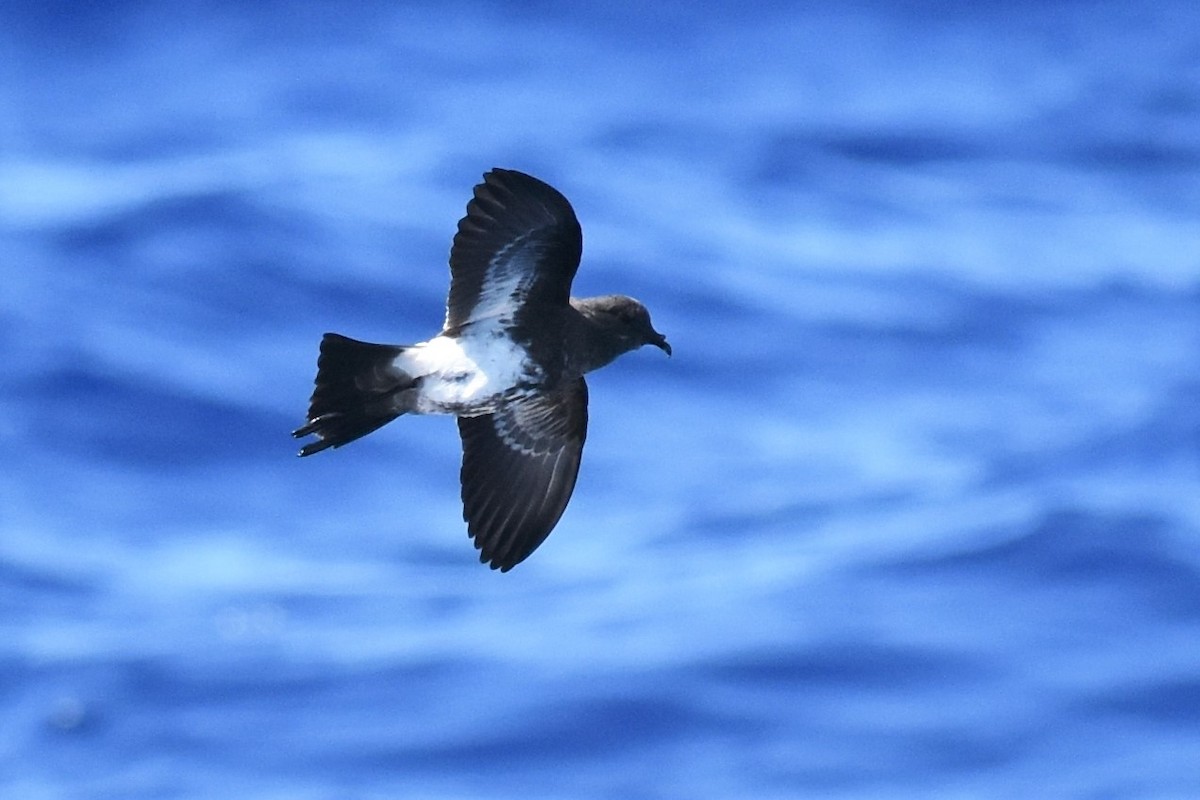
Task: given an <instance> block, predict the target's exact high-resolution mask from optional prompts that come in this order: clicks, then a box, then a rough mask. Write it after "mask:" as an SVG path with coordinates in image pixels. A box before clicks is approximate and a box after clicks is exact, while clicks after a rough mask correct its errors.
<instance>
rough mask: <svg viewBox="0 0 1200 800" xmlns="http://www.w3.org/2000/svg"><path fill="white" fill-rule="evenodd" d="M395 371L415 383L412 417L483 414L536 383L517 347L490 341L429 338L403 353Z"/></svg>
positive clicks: (509, 342)
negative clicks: (417, 382)
mask: <svg viewBox="0 0 1200 800" xmlns="http://www.w3.org/2000/svg"><path fill="white" fill-rule="evenodd" d="M396 366H397V367H399V368H400V369H402V370H404V371H405V372H407V373H408V374H409V375H412V376H413V377H414V378H418V379H419V384H418V388H417V393H416V397H415V398H414V405H415V408H414V409H413V410H414V411H416V412H417V413H418V414H447V413H448V414H466V413H488V412H490V411H492V410H493V409H494V408H495V406H496V404H497V403H498V402H499V401H500V400H501V398H503V397H504V396H505V395H506V394H509V393H511V391H512V390H513V389H514V388H515V387H517V386H519V385H522V384H528V383H530V382H531V381H534V380H536V379H537V378H539V377H540V376H538V375H537V374H536V372H532V371H531V370H530V369H529V363H528V358H527V356H526V353H525V351H524V350H523V349H522V348H521V347H520V346H518V345H517V344H516V343H515V342H513V341H512V340H511V339H509V338H507V337H501V336H490V335H487V336H470V335H464V336H460V337H457V338H454V339H450V338H447V337H445V336H435V337H434V338H433V339H430V340H429V341H428V342H423V343H421V344H418V345H414V346H412V347H410V348H407V349H406V350H405V351H404V352H403V353H401V354H400V355H399V356H397V357H396Z"/></svg>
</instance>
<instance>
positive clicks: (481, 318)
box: [294, 169, 671, 571]
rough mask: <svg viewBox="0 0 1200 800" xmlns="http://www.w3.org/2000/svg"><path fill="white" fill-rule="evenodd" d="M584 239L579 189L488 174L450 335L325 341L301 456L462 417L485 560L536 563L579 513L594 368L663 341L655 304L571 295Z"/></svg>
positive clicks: (469, 514)
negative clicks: (571, 505)
mask: <svg viewBox="0 0 1200 800" xmlns="http://www.w3.org/2000/svg"><path fill="white" fill-rule="evenodd" d="M581 251H582V234H581V232H580V229H579V223H578V221H577V220H576V218H575V213H574V211H573V210H572V209H571V206H570V204H569V203H568V202H567V200H566V198H565V197H563V196H562V195H561V194H559V193H558V192H557V191H556V190H555V189H553V188H551V187H550V186H549V185H547V184H545V183H542V182H541V181H539V180H537V179H536V178H532V177H530V176H528V175H525V174H523V173H520V172H515V171H511V170H501V169H496V170H492V171H491V172H488V173H487V174H486V175H484V182H483V183H482V184H480V185H478V186H476V187H475V197H474V199H472V200H471V202H470V203H468V205H467V215H466V216H465V217H464V218H463V219H462V220H461V221H460V222H459V226H458V233H457V235H456V236H455V237H454V245H453V248H452V249H451V253H450V271H451V284H450V294H449V297H448V299H447V304H446V321H445V325H444V326H443V329H442V331H441V332H440V333H439V334H438V335H437V336H435V337H433V338H432V339H430V340H428V341H426V342H421V343H419V344H415V345H406V346H400V345H381V344H370V343H367V342H359V341H356V340H354V339H350V338H348V337H345V336H341V335H339V334H335V333H329V334H326V335H325V337H324V339H322V341H321V356H320V358H319V359H318V361H317V378H316V389H315V390H314V391H313V396H312V400H311V402H310V405H309V412H308V420H307V424H305V425H304V426H303V427H301V428H300V429H298V430H297V431H295V432H294V435H295V436H297V437H302V436H308V435H316V436H317V441H315V442H312V443H310V444H307V445H305V446H304V448H303V449H301V451H300V455H302V456H306V455H312V454H313V453H317V452H320V451H321V450H324V449H326V448H330V447H340V446H341V445H343V444H346V443H348V442H351V441H353V440H355V439H357V438H359V437H361V436H364V435H366V434H368V433H371V432H372V431H374V430H376V429H377V428H379V427H381V426H383V425H385V424H386V423H388V422H390V421H391V420H393V419H395V418H396V417H398V416H400V415H401V414H407V413H415V414H452V415H454V416H456V417H458V423H459V433H460V435H461V437H462V443H463V466H462V473H461V479H462V498H463V516H464V519H465V520H466V521H467V523H468V531H469V532H470V534H471V536H472V538H474V540H475V545H476V547H478V548H480V550H481V560H483V561H486V562H488V563H490V564H491V566H492V567H493V568H499V569H501V570H502V571H506V570H508V569H511V568H512V567H513V566H515V565H516V564H517V563H519V562H520V561H522V560H523V559H525V558H526V557H527V556H528V555H529V554H530V553H531V552H533V550H534V549H535V548H536V547H537V546H538V545H539V544H541V542H542V541H543V540H544V539H545V538H546V536H547V535H549V533H550V531H551V530H552V529H553V528H554V526H555V524H556V523H557V522H558V519H559V517H561V515H562V512H563V510H564V509H565V508H566V505H567V501H568V500H569V499H570V496H571V492H572V491H573V489H574V486H575V478H576V476H577V474H578V470H579V461H580V457H581V455H582V451H583V442H584V439H585V437H586V431H587V385H586V384H585V383H584V380H583V376H584V375H585V374H586V373H588V372H590V371H592V370H594V369H598V368H599V367H602V366H604V365H605V364H608V363H610V362H611V361H612V360H613V359H615V358H616V357H617V356H619V355H621V354H622V353H625V352H628V351H629V350H633V349H635V348H637V347H641V346H642V345H645V344H652V345H655V346H657V347H660V348H662V349H663V350H664V351H666V352H667V353H668V354H670V352H671V350H670V346H669V345H668V344H667V342H666V339H665V338H664V337H663V336H662V335H661V334H659V333H658V332H657V331H655V330H654V328H653V326H652V325H651V324H650V315H649V313H648V312H647V311H646V309H645V308H644V307H643V306H642V305H641V303H639V302H637V301H636V300H633V299H632V298H629V297H623V296H621V295H606V296H603V297H593V298H584V299H577V298H572V297H570V286H571V281H572V279H573V278H574V275H575V271H576V269H577V268H578V266H579V257H580V253H581Z"/></svg>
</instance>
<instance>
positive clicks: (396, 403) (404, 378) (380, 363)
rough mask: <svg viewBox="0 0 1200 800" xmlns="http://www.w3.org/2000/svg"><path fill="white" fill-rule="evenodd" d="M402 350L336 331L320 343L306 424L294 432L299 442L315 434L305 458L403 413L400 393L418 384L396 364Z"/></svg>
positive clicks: (378, 426) (364, 434) (305, 450)
mask: <svg viewBox="0 0 1200 800" xmlns="http://www.w3.org/2000/svg"><path fill="white" fill-rule="evenodd" d="M402 352H404V348H403V347H396V346H394V345H387V344H370V343H369V342H360V341H357V340H356V339H351V338H349V337H346V336H341V335H339V334H336V333H327V334H325V336H324V337H323V338H322V339H321V355H320V357H319V358H318V359H317V379H316V388H315V389H313V393H312V399H311V400H310V401H309V404H308V422H307V423H306V424H305V425H304V427H302V428H297V429H296V430H294V431H292V436H295V437H296V438H297V439H299V438H303V437H305V436H309V435H312V434H315V435H316V437H317V441H315V442H312V443H310V444H306V445H304V447H303V448H301V450H300V455H301V456H311V455H312V454H313V453H319V452H321V451H322V450H324V449H326V448H329V447H341V446H342V445H344V444H346V443H348V442H352V441H354V440H355V439H357V438H359V437H360V436H366V435H367V434H368V433H370V432H371V431H373V430H376V429H377V428H381V427H383V426H384V425H386V424H387V423H389V422H391V421H392V420H394V419H395V418H396V417H398V416H400V415H401V414H403V413H404V410H405V409H404V407H403V405H402V404H401V402H400V400H399V397H398V395H399V393H400V392H403V391H404V390H405V389H410V388H412V386H413V385H414V383H415V382H414V380H413V378H412V376H410V375H409V374H408V373H406V372H404V371H403V370H400V369H398V368H397V367H396V366H395V359H396V356H398V355H400V354H401V353H402Z"/></svg>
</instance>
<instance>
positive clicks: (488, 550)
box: [458, 378, 587, 572]
mask: <svg viewBox="0 0 1200 800" xmlns="http://www.w3.org/2000/svg"><path fill="white" fill-rule="evenodd" d="M458 431H459V434H460V435H461V436H462V444H463V463H462V475H461V477H462V499H463V519H465V520H466V522H467V530H468V531H469V532H470V534H471V538H472V539H474V540H475V546H476V547H477V548H479V550H480V561H483V562H486V563H488V564H489V565H491V567H492V568H493V569H497V568H498V569H500V570H501V571H502V572H507V571H508V570H510V569H512V568H513V567H514V566H516V565H517V564H519V563H520V562H521V561H522V560H524V559H525V558H526V557H527V556H528V555H529V554H530V553H532V552H533V551H534V550H535V549H537V546H538V545H540V544H541V543H542V542H543V541H545V539H546V537H547V536H548V535H550V531H551V530H553V529H554V526H555V524H557V523H558V520H559V518H560V517H561V516H562V513H563V510H564V509H566V507H567V501H569V500H570V499H571V492H572V491H573V490H574V488H575V478H576V476H577V475H578V474H579V460H580V457H581V456H582V454H583V442H584V439H585V438H586V436H587V384H585V383H584V381H583V378H578V379H576V380H574V381H571V382H570V383H567V384H564V385H563V386H561V387H560V388H558V389H557V390H555V391H553V392H549V393H546V394H539V395H534V396H531V397H527V398H523V399H520V400H516V401H513V402H511V403H509V404H508V405H506V406H505V407H504V408H503V409H501V410H500V411H497V412H496V413H494V414H488V415H485V416H480V417H460V418H459V420H458Z"/></svg>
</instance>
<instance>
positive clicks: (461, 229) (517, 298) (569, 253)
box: [445, 169, 583, 331]
mask: <svg viewBox="0 0 1200 800" xmlns="http://www.w3.org/2000/svg"><path fill="white" fill-rule="evenodd" d="M582 250H583V234H582V233H581V232H580V230H579V221H578V220H577V219H576V218H575V212H574V210H572V208H571V204H570V203H568V202H567V198H565V197H563V196H562V195H561V194H560V193H559V192H558V191H557V190H556V189H554V188H553V187H552V186H549V185H548V184H545V183H543V182H542V181H539V180H538V179H537V178H533V177H530V176H529V175H526V174H524V173H522V172H515V171H513V170H507V169H493V170H491V171H490V172H488V173H486V174H485V175H484V176H483V183H481V184H479V185H478V186H476V187H475V196H474V197H473V198H472V199H471V201H470V202H469V203H467V215H466V216H465V217H463V218H462V220H460V221H459V223H458V233H456V234H455V236H454V245H453V247H452V248H451V250H450V296H449V298H448V299H447V301H446V324H445V329H446V330H447V331H454V330H457V329H458V328H460V327H461V326H463V325H465V324H467V323H469V322H480V321H494V322H495V324H498V325H510V324H513V323H514V322H515V323H518V324H519V323H520V322H521V319H520V316H521V312H522V310H523V309H524V308H525V306H526V304H530V306H531V307H532V308H534V309H538V310H539V313H541V312H544V311H545V309H546V308H548V307H553V306H563V307H565V306H566V305H567V301H568V300H569V299H570V295H571V281H572V280H573V279H574V277H575V271H576V270H577V269H578V268H579V256H580V253H581V252H582Z"/></svg>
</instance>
